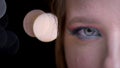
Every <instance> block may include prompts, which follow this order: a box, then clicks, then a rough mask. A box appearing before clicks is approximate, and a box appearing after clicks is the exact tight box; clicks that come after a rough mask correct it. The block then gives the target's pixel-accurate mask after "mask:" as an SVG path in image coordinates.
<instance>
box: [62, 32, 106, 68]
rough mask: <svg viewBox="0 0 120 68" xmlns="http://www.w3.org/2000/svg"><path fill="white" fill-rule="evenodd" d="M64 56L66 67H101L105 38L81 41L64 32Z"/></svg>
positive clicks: (104, 53)
mask: <svg viewBox="0 0 120 68" xmlns="http://www.w3.org/2000/svg"><path fill="white" fill-rule="evenodd" d="M64 39H65V41H64V48H65V58H66V62H67V65H68V68H102V66H103V65H102V63H103V61H104V58H105V55H106V46H105V40H100V41H95V42H94V41H93V42H86V43H85V42H84V43H82V42H81V41H80V40H79V39H77V38H76V37H74V36H72V35H70V34H69V33H68V32H65V38H64Z"/></svg>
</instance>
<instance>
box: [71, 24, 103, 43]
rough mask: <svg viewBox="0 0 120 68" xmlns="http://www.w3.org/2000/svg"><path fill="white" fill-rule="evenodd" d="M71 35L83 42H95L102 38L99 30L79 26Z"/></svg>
mask: <svg viewBox="0 0 120 68" xmlns="http://www.w3.org/2000/svg"><path fill="white" fill-rule="evenodd" d="M71 33H72V35H75V36H76V37H77V38H79V39H80V40H83V41H86V40H96V39H99V38H100V37H102V35H101V33H100V30H99V29H97V28H95V27H92V26H80V27H77V28H75V29H73V30H72V31H71ZM86 33H87V34H86ZM91 34H92V35H91Z"/></svg>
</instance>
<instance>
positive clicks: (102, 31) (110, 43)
mask: <svg viewBox="0 0 120 68" xmlns="http://www.w3.org/2000/svg"><path fill="white" fill-rule="evenodd" d="M66 15H67V16H66V27H65V37H64V40H65V41H64V45H65V46H64V47H65V58H66V62H67V66H68V68H120V0H66Z"/></svg>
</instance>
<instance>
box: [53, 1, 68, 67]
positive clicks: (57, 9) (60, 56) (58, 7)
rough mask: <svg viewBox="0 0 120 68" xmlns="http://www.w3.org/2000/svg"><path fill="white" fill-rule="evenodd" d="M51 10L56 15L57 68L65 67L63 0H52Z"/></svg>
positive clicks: (64, 14)
mask: <svg viewBox="0 0 120 68" xmlns="http://www.w3.org/2000/svg"><path fill="white" fill-rule="evenodd" d="M51 4H52V6H51V11H52V13H54V14H55V15H56V16H57V17H58V22H59V23H58V37H57V40H56V46H55V56H56V65H57V68H67V65H66V62H65V55H64V30H65V18H66V17H65V16H66V13H65V0H52V3H51Z"/></svg>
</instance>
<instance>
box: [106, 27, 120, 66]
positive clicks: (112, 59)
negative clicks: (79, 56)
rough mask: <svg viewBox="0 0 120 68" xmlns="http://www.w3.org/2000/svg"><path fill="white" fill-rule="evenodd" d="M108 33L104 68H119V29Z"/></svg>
mask: <svg viewBox="0 0 120 68" xmlns="http://www.w3.org/2000/svg"><path fill="white" fill-rule="evenodd" d="M108 33H109V35H108V37H107V48H108V54H107V57H106V62H105V68H120V29H114V28H113V30H110V32H108Z"/></svg>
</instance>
